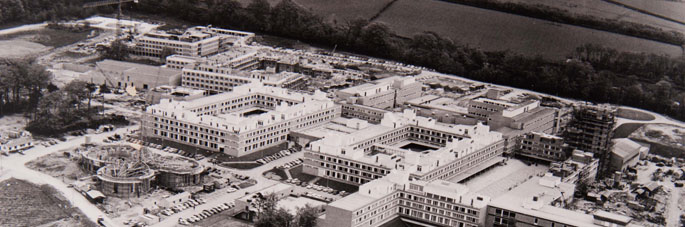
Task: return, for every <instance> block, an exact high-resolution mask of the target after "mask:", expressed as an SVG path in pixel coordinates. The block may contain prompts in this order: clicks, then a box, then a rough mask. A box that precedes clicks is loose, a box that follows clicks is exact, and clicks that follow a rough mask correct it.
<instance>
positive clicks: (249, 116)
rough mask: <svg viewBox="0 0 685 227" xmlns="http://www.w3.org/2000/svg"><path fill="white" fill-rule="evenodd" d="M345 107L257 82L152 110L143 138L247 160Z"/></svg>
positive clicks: (321, 96) (162, 103)
mask: <svg viewBox="0 0 685 227" xmlns="http://www.w3.org/2000/svg"><path fill="white" fill-rule="evenodd" d="M339 116H340V106H338V105H335V104H334V103H333V101H332V100H330V99H328V98H327V97H326V95H325V94H324V93H322V92H320V91H317V92H315V93H314V94H313V95H309V94H303V93H294V92H290V91H288V90H287V89H284V88H278V87H268V86H264V85H263V84H261V83H251V84H246V85H242V86H238V87H235V88H234V89H233V91H232V92H228V93H222V94H218V95H213V96H208V97H204V98H199V99H195V100H192V101H174V100H167V99H163V100H161V101H160V104H157V105H153V106H150V107H148V108H147V110H146V112H145V117H144V119H143V135H144V136H146V137H152V138H157V139H161V140H165V141H171V142H175V143H180V144H185V145H190V146H195V147H198V148H201V149H205V150H210V151H216V152H224V153H226V154H229V155H232V156H243V155H246V154H250V153H252V152H254V151H258V150H261V149H264V148H268V147H271V146H275V145H278V144H280V143H282V142H285V141H286V139H287V135H288V133H289V132H290V131H291V130H296V129H304V128H309V127H314V126H318V125H322V124H324V123H326V122H328V121H330V120H332V119H334V118H337V117H339Z"/></svg>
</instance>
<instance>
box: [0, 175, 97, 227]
mask: <svg viewBox="0 0 685 227" xmlns="http://www.w3.org/2000/svg"><path fill="white" fill-rule="evenodd" d="M0 214H2V215H0V226H39V225H44V226H96V225H95V223H93V222H91V221H89V220H88V218H86V217H85V215H84V214H83V213H81V211H79V210H78V209H77V208H73V207H72V206H71V205H70V204H69V202H68V201H67V199H66V198H64V197H63V196H62V195H61V194H59V192H57V191H56V190H55V189H54V188H52V187H50V186H48V185H40V186H39V185H35V184H31V183H28V182H26V181H23V180H17V179H14V178H11V179H8V180H5V181H3V182H0Z"/></svg>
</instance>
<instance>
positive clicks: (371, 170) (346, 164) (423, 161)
mask: <svg viewBox="0 0 685 227" xmlns="http://www.w3.org/2000/svg"><path fill="white" fill-rule="evenodd" d="M300 133H304V134H309V135H312V136H317V135H318V136H319V137H323V138H322V139H320V140H318V141H314V142H311V143H310V146H309V147H307V148H306V150H305V161H304V165H303V172H305V173H307V174H311V175H316V176H321V177H325V178H329V179H332V180H337V181H341V182H344V183H348V184H353V185H360V184H364V183H366V182H369V181H371V180H374V179H378V178H380V177H382V176H384V175H386V174H387V173H389V172H390V171H391V170H393V169H399V170H406V171H409V172H411V175H412V177H414V178H416V179H421V180H425V181H430V180H433V179H450V178H459V179H465V178H466V177H468V176H465V174H466V173H467V172H473V171H478V169H484V168H487V167H489V166H492V165H494V164H496V163H498V162H499V161H501V159H502V158H501V157H500V156H501V154H502V150H503V142H502V136H501V134H500V133H497V132H492V131H490V129H489V127H488V126H487V125H482V124H480V123H478V124H476V125H450V124H444V123H439V122H437V121H435V120H434V119H430V118H425V117H420V116H416V113H415V112H414V111H413V110H408V109H407V110H405V111H404V112H403V113H386V114H385V115H384V118H383V119H382V120H381V123H380V124H378V125H375V124H368V122H366V121H363V120H359V119H344V118H341V119H336V120H334V121H332V122H331V123H329V124H326V125H323V126H322V127H319V128H317V129H314V130H311V131H308V132H302V131H300Z"/></svg>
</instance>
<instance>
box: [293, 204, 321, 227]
mask: <svg viewBox="0 0 685 227" xmlns="http://www.w3.org/2000/svg"><path fill="white" fill-rule="evenodd" d="M318 216H319V210H318V209H317V208H316V207H312V206H310V205H309V204H306V205H305V206H304V207H302V208H299V209H298V210H297V215H295V226H300V227H310V226H316V219H317V218H318Z"/></svg>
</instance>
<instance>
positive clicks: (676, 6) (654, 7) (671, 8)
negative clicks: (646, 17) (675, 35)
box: [616, 0, 685, 21]
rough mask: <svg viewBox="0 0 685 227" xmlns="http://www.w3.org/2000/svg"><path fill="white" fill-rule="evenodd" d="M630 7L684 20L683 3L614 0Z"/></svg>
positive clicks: (649, 0)
mask: <svg viewBox="0 0 685 227" xmlns="http://www.w3.org/2000/svg"><path fill="white" fill-rule="evenodd" d="M616 1H617V2H621V3H623V4H626V5H629V6H631V7H635V8H639V9H642V10H645V11H649V12H650V13H654V14H657V15H661V16H665V17H669V18H672V19H675V20H678V21H685V3H684V2H674V1H655V0H616Z"/></svg>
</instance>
